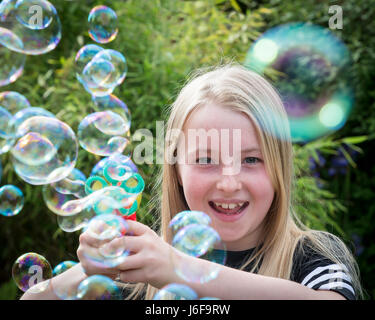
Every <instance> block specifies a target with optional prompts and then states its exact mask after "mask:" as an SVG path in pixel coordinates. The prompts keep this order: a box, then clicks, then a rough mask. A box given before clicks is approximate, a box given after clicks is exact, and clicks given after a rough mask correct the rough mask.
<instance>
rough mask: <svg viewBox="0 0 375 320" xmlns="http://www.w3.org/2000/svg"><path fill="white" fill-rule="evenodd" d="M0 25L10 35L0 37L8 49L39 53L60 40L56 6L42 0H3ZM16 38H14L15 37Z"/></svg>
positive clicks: (59, 23) (47, 50)
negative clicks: (16, 39) (10, 35)
mask: <svg viewBox="0 0 375 320" xmlns="http://www.w3.org/2000/svg"><path fill="white" fill-rule="evenodd" d="M0 28H1V29H7V30H8V31H9V32H11V33H12V34H13V37H12V38H10V37H0V43H1V44H2V45H3V46H5V47H7V48H8V49H10V50H12V51H15V52H19V53H23V54H29V55H40V54H45V53H47V52H50V51H51V50H53V49H55V48H56V46H57V44H58V43H59V42H60V40H61V22H60V19H59V16H58V14H57V11H56V9H55V7H54V6H53V5H52V4H51V3H50V2H48V1H45V0H4V1H2V2H1V4H0ZM16 37H17V38H18V39H19V41H15V40H14V38H16Z"/></svg>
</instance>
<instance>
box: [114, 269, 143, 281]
mask: <svg viewBox="0 0 375 320" xmlns="http://www.w3.org/2000/svg"><path fill="white" fill-rule="evenodd" d="M142 275H143V272H142V271H141V270H139V269H135V270H127V271H122V272H120V274H119V276H120V280H121V281H122V282H133V283H138V282H144V279H143V276H142Z"/></svg>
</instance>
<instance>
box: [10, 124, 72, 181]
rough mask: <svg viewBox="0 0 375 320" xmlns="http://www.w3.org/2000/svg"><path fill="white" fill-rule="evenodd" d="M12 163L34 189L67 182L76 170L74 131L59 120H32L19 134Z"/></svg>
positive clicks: (19, 129)
mask: <svg viewBox="0 0 375 320" xmlns="http://www.w3.org/2000/svg"><path fill="white" fill-rule="evenodd" d="M17 138H18V140H17V142H16V143H15V145H14V146H13V148H12V150H11V154H12V158H11V159H12V163H13V166H14V169H15V171H16V173H17V174H18V175H19V177H20V178H21V179H23V180H24V181H26V182H27V183H30V184H33V185H41V184H50V183H53V182H57V181H59V180H62V179H64V178H66V177H67V176H68V175H69V174H70V173H71V172H72V170H73V168H74V166H75V163H76V160H77V153H78V142H77V139H76V136H75V134H74V132H73V130H72V129H71V128H70V127H69V126H68V125H67V124H65V123H64V122H61V121H60V120H58V119H55V118H48V117H32V118H29V119H28V120H26V121H24V122H23V123H22V124H21V125H20V126H19V128H18V130H17Z"/></svg>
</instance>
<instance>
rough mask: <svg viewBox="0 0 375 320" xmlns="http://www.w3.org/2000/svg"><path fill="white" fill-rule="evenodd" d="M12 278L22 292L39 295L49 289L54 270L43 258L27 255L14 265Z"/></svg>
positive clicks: (36, 255)
mask: <svg viewBox="0 0 375 320" xmlns="http://www.w3.org/2000/svg"><path fill="white" fill-rule="evenodd" d="M12 277H13V280H14V281H15V283H16V285H17V287H18V288H20V289H21V290H22V291H24V292H26V291H27V290H28V292H31V293H39V292H43V291H44V290H46V289H47V288H48V286H49V282H50V279H51V278H52V268H51V265H50V264H49V262H48V261H47V260H46V258H44V257H43V256H41V255H39V254H37V253H34V252H30V253H25V254H23V255H22V256H20V257H19V258H18V259H17V260H16V262H15V263H14V264H13V268H12ZM46 280H47V281H46Z"/></svg>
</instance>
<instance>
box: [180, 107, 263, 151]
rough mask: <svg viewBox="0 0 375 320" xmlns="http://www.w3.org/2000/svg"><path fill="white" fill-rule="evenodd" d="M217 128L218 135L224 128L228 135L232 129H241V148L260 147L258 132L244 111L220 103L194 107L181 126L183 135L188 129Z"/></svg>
mask: <svg viewBox="0 0 375 320" xmlns="http://www.w3.org/2000/svg"><path fill="white" fill-rule="evenodd" d="M192 129H195V130H199V129H204V130H206V131H209V130H212V129H214V130H217V131H218V134H219V136H221V133H222V132H224V131H221V130H222V129H226V130H227V131H229V133H230V136H233V135H232V134H233V132H234V130H241V148H242V149H243V148H255V147H257V148H260V146H259V139H258V134H257V131H256V129H255V126H254V124H253V122H252V121H251V120H250V118H249V116H248V115H247V114H245V113H244V112H240V111H236V110H233V109H231V108H228V107H223V106H221V105H220V104H214V103H209V104H207V105H204V106H200V107H198V108H196V109H195V110H194V111H193V112H192V113H191V114H190V115H189V117H188V118H187V119H186V121H185V124H184V126H183V131H184V134H185V136H187V134H188V131H189V130H192Z"/></svg>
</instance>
